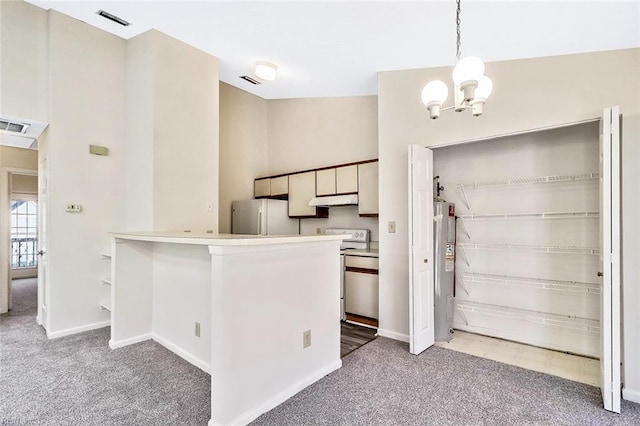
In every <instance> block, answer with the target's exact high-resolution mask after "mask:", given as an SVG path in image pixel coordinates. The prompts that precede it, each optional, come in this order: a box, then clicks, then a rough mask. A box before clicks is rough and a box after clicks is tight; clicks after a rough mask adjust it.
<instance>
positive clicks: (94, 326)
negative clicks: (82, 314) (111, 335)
mask: <svg viewBox="0 0 640 426" xmlns="http://www.w3.org/2000/svg"><path fill="white" fill-rule="evenodd" d="M110 324H111V321H110V320H107V321H101V322H95V323H93V324H86V325H81V326H79V327H72V328H67V329H65V330H60V331H53V332H52V331H47V338H48V339H57V338H59V337H64V336H70V335H72V334H78V333H82V332H83V331H90V330H97V329H99V328H103V327H109V325H110Z"/></svg>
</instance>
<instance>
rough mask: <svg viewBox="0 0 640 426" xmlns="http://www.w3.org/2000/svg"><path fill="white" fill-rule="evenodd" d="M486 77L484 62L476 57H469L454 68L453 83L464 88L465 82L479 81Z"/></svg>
mask: <svg viewBox="0 0 640 426" xmlns="http://www.w3.org/2000/svg"><path fill="white" fill-rule="evenodd" d="M481 75H484V62H482V60H481V59H480V58H478V57H476V56H468V57H466V58H464V59H462V60H461V61H460V62H458V63H457V64H456V66H455V67H453V81H454V82H455V83H456V84H459V85H460V86H462V84H463V83H464V82H465V81H469V80H475V81H478V79H479V78H480V76H481Z"/></svg>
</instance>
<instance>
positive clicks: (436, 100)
mask: <svg viewBox="0 0 640 426" xmlns="http://www.w3.org/2000/svg"><path fill="white" fill-rule="evenodd" d="M448 96H449V88H448V87H447V85H446V84H445V83H444V82H443V81H440V80H433V81H430V82H428V83H427V84H426V85H425V86H424V89H422V103H423V104H425V106H426V107H427V108H428V109H429V115H430V116H431V118H433V119H436V118H438V117H439V116H440V107H441V106H442V104H444V103H445V101H446V100H447V97H448Z"/></svg>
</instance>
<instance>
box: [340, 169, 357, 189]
mask: <svg viewBox="0 0 640 426" xmlns="http://www.w3.org/2000/svg"><path fill="white" fill-rule="evenodd" d="M356 192H358V165H357V164H353V165H351V166H343V167H338V168H336V194H354V193H356Z"/></svg>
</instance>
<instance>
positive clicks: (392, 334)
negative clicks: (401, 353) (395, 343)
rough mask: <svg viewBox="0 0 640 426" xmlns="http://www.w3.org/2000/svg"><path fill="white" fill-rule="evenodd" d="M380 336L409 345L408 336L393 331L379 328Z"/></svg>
mask: <svg viewBox="0 0 640 426" xmlns="http://www.w3.org/2000/svg"><path fill="white" fill-rule="evenodd" d="M378 336H382V337H388V338H389V339H393V340H399V341H401V342H405V343H409V335H408V334H402V333H396V332H395V331H391V330H384V329H382V328H379V329H378Z"/></svg>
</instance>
